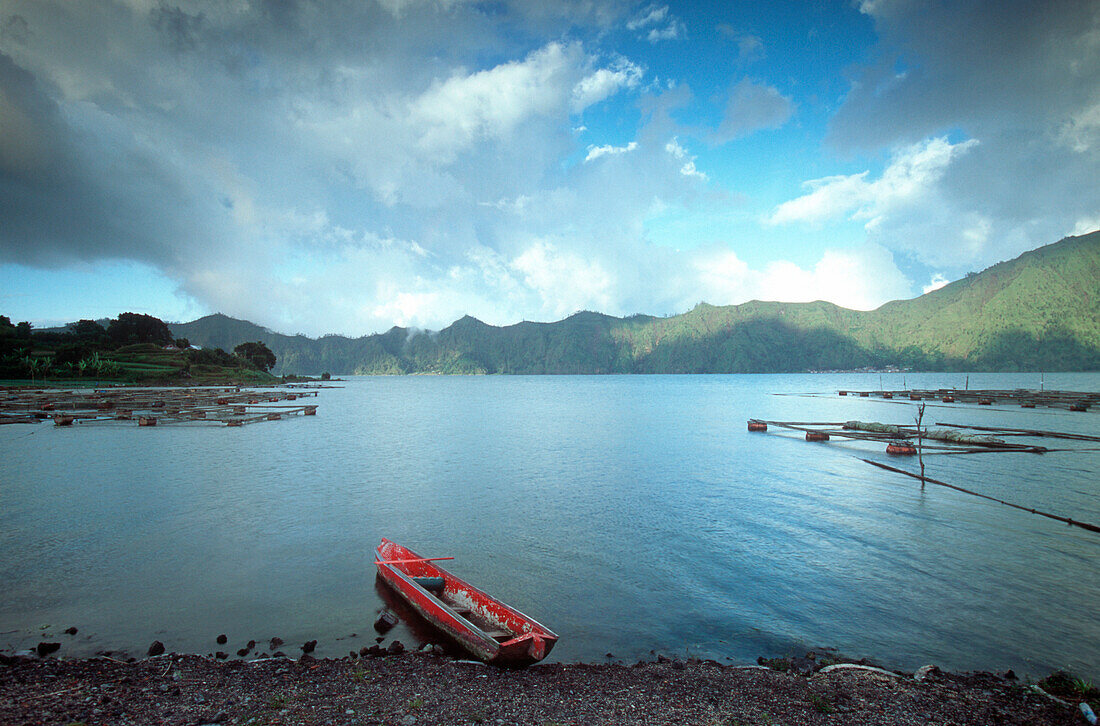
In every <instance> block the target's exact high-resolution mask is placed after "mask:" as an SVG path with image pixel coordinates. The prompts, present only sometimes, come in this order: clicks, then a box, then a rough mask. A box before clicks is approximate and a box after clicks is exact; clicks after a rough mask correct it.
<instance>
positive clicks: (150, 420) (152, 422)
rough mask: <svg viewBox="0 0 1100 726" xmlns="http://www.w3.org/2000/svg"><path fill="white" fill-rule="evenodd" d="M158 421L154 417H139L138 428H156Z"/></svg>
mask: <svg viewBox="0 0 1100 726" xmlns="http://www.w3.org/2000/svg"><path fill="white" fill-rule="evenodd" d="M156 425H157V419H156V418H155V417H153V416H138V426H156Z"/></svg>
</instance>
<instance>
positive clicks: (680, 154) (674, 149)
mask: <svg viewBox="0 0 1100 726" xmlns="http://www.w3.org/2000/svg"><path fill="white" fill-rule="evenodd" d="M665 151H667V152H668V153H669V154H670V155H672V157H673V158H675V159H678V160H680V161H682V162H683V166H681V167H680V173H681V174H683V175H684V176H688V177H697V178H699V179H702V180H703V181H706V179H707V175H706V174H704V173H703V172H701V171H699V170H698V169H696V168H695V158H696V157H694V156H692V155H691V154H689V153H688V151H687V149H685V148H684V147H683V146H681V145H680V140H679V139H678V138H676V137H675V136H674V137H672V140H670V141H669V142H668V143H667V144H665Z"/></svg>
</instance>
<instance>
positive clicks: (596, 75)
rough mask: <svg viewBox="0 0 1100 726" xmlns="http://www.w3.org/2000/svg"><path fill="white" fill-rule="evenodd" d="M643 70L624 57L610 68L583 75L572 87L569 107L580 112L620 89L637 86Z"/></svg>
mask: <svg viewBox="0 0 1100 726" xmlns="http://www.w3.org/2000/svg"><path fill="white" fill-rule="evenodd" d="M643 75H645V70H644V69H643V68H642V67H641V66H638V65H635V64H634V63H631V62H630V61H628V60H626V59H620V60H619V61H618V62H616V64H615V65H614V66H613V67H612V68H600V69H597V70H596V71H594V72H593V73H591V74H589V75H587V76H585V77H584V78H583V79H581V81H580V82H579V83H578V84H577V85H576V86H574V87H573V95H572V99H571V109H572V111H573V113H580V112H581V111H583V110H584V109H586V108H588V107H589V106H592V105H594V104H597V103H599V102H600V101H603V100H604V99H606V98H609V97H610V96H613V95H614V94H616V93H618V92H619V91H620V90H623V89H629V88H637V87H638V84H639V83H640V82H641V80H642V76H643Z"/></svg>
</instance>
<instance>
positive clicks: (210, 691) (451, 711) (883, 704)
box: [0, 652, 1081, 726]
mask: <svg viewBox="0 0 1100 726" xmlns="http://www.w3.org/2000/svg"><path fill="white" fill-rule="evenodd" d="M9 660H10V661H12V662H11V663H10V664H9V665H7V666H5V667H0V723H24V722H27V721H31V722H36V723H37V722H41V723H50V724H54V723H56V724H68V723H72V722H80V721H84V722H88V723H92V722H95V723H99V722H112V723H114V722H122V721H130V722H138V723H151V722H161V721H164V720H165V718H168V721H169V722H171V723H180V724H194V723H217V722H220V723H227V724H230V723H245V722H247V721H248V720H249V719H250V718H256V717H261V718H262V719H276V720H278V721H280V722H282V723H303V724H318V725H320V724H326V723H329V724H332V725H333V726H344V725H345V724H347V725H349V726H350V724H378V725H380V726H395V725H396V724H401V723H406V722H408V718H407V717H409V716H413V717H414V718H415V719H416V721H415V722H416V723H432V724H440V725H441V726H451V725H454V726H459V725H462V726H465V725H467V724H471V723H487V724H521V725H524V726H526V725H528V724H531V725H535V724H545V723H548V722H554V723H559V724H582V723H583V724H626V725H632V724H639V725H640V724H649V725H657V726H664V725H666V724H667V725H670V726H671V725H672V724H711V723H714V724H727V723H742V724H763V723H826V722H827V723H830V724H867V723H891V724H898V725H900V726H909V725H913V726H915V725H916V724H922V725H923V724H929V723H932V724H936V723H956V724H990V723H998V724H1034V725H1035V726H1056V725H1057V726H1061V725H1063V724H1065V725H1067V726H1068V725H1069V724H1075V723H1080V718H1081V715H1080V713H1079V712H1078V711H1077V708H1076V705H1075V704H1074V705H1073V707H1072V708H1069V707H1066V706H1062V705H1059V704H1058V703H1055V702H1054V701H1052V700H1049V699H1047V698H1044V697H1043V696H1041V695H1039V694H1037V693H1034V692H1032V691H1030V690H1029V689H1028V688H1027V687H1024V686H1022V685H1020V684H1017V683H1014V682H1012V681H1011V680H1009V679H1005V678H1003V677H1002V676H999V675H995V674H991V673H974V674H963V675H958V674H952V673H945V672H939V671H937V670H933V669H928V670H925V669H921V670H924V671H925V672H924V677H923V679H921V680H916V679H915V678H914V677H913V675H915V674H913V675H910V674H892V673H891V674H890V675H891V676H892V677H886V676H884V675H882V674H880V673H876V672H874V671H873V666H859V665H858V664H852V665H854V666H855V667H849V668H833V669H831V670H829V669H827V668H822V669H820V670H819V671H817V672H815V673H814V674H813V675H810V676H802V675H794V674H790V673H784V672H781V671H776V670H770V669H765V668H761V667H759V666H752V667H744V666H727V665H721V664H719V663H716V662H714V661H701V660H696V659H689V660H686V661H685V660H680V659H676V660H672V659H668V660H667V662H640V663H637V664H634V665H623V664H618V663H603V664H595V663H591V664H590V663H576V664H558V663H551V664H540V665H537V666H533V667H531V668H527V669H525V670H504V669H497V668H491V667H481V668H470V667H468V666H466V665H464V664H463V663H461V662H459V661H453V660H450V659H448V658H441V657H438V656H436V655H432V654H427V653H418V652H409V653H404V654H400V655H393V656H387V657H381V658H339V659H327V658H325V659H317V658H312V657H310V656H308V655H307V656H303V657H302V658H301V659H300V660H298V661H294V660H290V659H287V658H264V659H257V660H251V661H244V660H229V661H222V660H217V659H214V658H205V657H202V656H197V655H175V654H169V655H164V656H161V657H159V658H151V659H146V660H141V661H137V662H134V663H130V664H127V663H121V662H118V661H115V660H109V659H106V658H89V659H80V660H64V659H57V658H48V659H34V658H30V659H18V660H17V659H9ZM888 673H889V672H888ZM59 683H64V684H65V686H66V687H65V689H63V690H59V689H58V684H59ZM96 709H99V712H98V713H97V712H96ZM168 714H170V717H168V716H167V715H168ZM216 717H218V718H217V720H216Z"/></svg>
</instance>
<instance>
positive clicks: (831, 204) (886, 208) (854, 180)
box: [768, 138, 977, 229]
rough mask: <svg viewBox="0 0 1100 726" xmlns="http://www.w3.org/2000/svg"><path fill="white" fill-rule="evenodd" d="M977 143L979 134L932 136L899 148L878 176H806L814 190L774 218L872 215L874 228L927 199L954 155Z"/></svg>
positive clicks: (780, 220) (783, 221)
mask: <svg viewBox="0 0 1100 726" xmlns="http://www.w3.org/2000/svg"><path fill="white" fill-rule="evenodd" d="M975 144H977V141H975V140H973V139H970V140H968V141H962V142H959V143H957V144H952V143H950V142H949V141H948V140H947V139H946V138H938V139H928V140H927V141H924V142H922V143H919V144H914V145H912V146H909V147H907V148H904V149H901V150H900V151H898V152H896V153H895V154H894V155H893V157H892V158H891V160H890V164H889V165H888V166H887V167H886V169H885V170H883V172H882V176H880V177H879V178H878V179H876V180H874V181H868V180H867V178H868V176H869V172H866V171H865V172H861V173H859V174H852V175H848V176H832V177H826V178H824V179H814V180H811V181H808V182H805V184H804V186H806V187H807V188H808V189H810V192H809V193H808V194H805V195H803V196H801V197H797V198H795V199H792V200H790V201H786V202H783V203H782V204H780V205H779V206H778V207H776V209H775V211H774V212H772V214H771V216H770V217H769V220H768V221H770V222H771V223H772V224H789V223H791V222H809V223H817V222H822V221H825V220H828V219H835V218H837V217H844V216H848V215H852V217H853V218H857V219H866V220H867V223H866V227H867V228H868V229H873V228H875V227H878V226H881V225H882V224H883V221H884V219H885V218H886V217H887V216H888V215H890V214H892V213H895V212H897V211H898V210H899V209H902V208H911V207H913V206H916V205H920V204H923V203H925V202H927V201H928V199H927V198H928V196H929V194H930V193H931V192H932V190H933V187H934V185H935V184H936V182H938V181H939V180H940V178H941V177H942V176H943V173H944V171H945V170H946V169H947V166H948V165H949V164H950V163H951V160H952V158H953V157H955V156H957V155H958V154H960V153H963V152H965V151H966V150H967V149H969V148H971V147H972V146H974V145H975Z"/></svg>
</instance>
